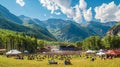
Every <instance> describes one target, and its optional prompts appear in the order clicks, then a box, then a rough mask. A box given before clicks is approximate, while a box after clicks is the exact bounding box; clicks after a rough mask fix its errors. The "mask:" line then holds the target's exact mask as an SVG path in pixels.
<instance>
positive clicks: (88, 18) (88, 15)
mask: <svg viewBox="0 0 120 67" xmlns="http://www.w3.org/2000/svg"><path fill="white" fill-rule="evenodd" d="M91 9H92V8H89V9H88V10H83V16H84V19H85V20H86V21H91V20H92V12H91Z"/></svg>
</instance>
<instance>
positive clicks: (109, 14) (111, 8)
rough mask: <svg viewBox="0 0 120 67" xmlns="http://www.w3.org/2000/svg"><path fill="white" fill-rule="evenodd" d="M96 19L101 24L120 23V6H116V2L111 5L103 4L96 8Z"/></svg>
mask: <svg viewBox="0 0 120 67" xmlns="http://www.w3.org/2000/svg"><path fill="white" fill-rule="evenodd" d="M94 10H95V12H96V15H95V18H96V19H99V20H100V21H101V22H105V21H120V5H118V6H117V5H116V4H115V3H114V2H111V3H109V4H105V3H104V4H102V5H101V6H98V7H95V9H94Z"/></svg>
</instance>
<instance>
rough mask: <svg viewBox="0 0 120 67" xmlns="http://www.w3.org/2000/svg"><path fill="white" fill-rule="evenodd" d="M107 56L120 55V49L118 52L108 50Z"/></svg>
mask: <svg viewBox="0 0 120 67" xmlns="http://www.w3.org/2000/svg"><path fill="white" fill-rule="evenodd" d="M106 54H112V55H119V54H120V49H118V50H108V52H106Z"/></svg>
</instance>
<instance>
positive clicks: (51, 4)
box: [39, 0, 92, 23]
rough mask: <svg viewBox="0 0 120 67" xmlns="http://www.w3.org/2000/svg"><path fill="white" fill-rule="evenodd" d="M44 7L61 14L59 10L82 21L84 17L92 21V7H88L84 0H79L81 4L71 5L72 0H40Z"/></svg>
mask: <svg viewBox="0 0 120 67" xmlns="http://www.w3.org/2000/svg"><path fill="white" fill-rule="evenodd" d="M39 1H40V3H41V4H42V6H43V7H46V8H47V9H48V10H50V11H51V14H56V15H59V14H60V13H57V12H56V11H57V10H60V12H61V13H63V14H65V15H66V16H67V17H68V18H71V19H73V20H74V21H76V22H77V23H80V22H81V21H82V20H83V18H84V19H85V20H86V21H91V19H92V12H91V8H89V9H88V10H87V9H86V7H87V3H86V2H85V1H84V0H79V4H76V5H75V6H71V3H72V0H39Z"/></svg>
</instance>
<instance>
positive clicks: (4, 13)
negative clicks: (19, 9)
mask: <svg viewBox="0 0 120 67" xmlns="http://www.w3.org/2000/svg"><path fill="white" fill-rule="evenodd" d="M0 17H4V18H6V19H9V20H11V21H14V22H17V23H20V24H22V23H23V22H22V20H20V19H19V18H18V17H17V16H15V15H14V14H12V13H10V12H9V10H8V9H6V8H5V7H3V6H2V5H0Z"/></svg>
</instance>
